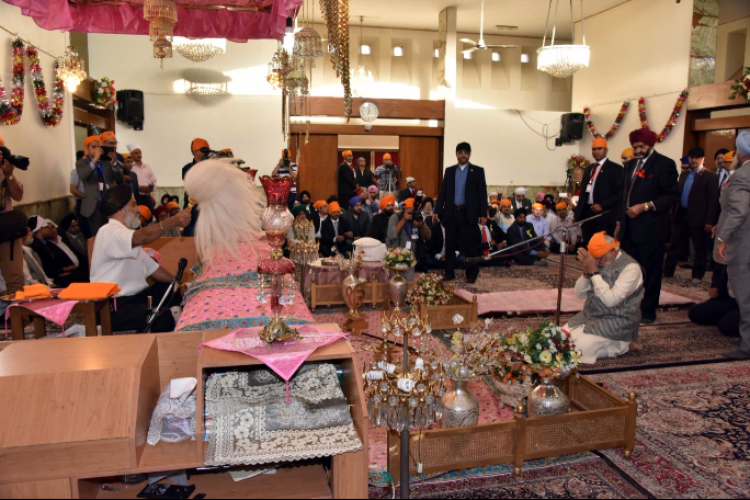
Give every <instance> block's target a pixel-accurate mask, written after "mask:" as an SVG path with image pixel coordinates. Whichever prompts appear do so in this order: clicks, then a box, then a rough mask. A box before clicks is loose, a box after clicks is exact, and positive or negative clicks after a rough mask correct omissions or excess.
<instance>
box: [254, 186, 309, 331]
mask: <svg viewBox="0 0 750 500" xmlns="http://www.w3.org/2000/svg"><path fill="white" fill-rule="evenodd" d="M260 182H261V184H262V185H263V190H264V191H265V192H266V196H267V198H268V207H267V208H266V210H265V211H264V212H263V215H262V216H261V225H262V227H263V229H264V230H265V231H266V237H267V238H268V242H269V244H270V245H271V257H270V258H269V259H265V260H263V261H262V262H261V263H260V264H259V265H258V273H259V274H261V275H265V276H268V277H269V289H270V293H268V294H266V292H265V290H264V289H263V288H264V287H261V290H260V293H259V296H258V300H259V301H261V302H263V300H264V299H266V300H268V299H270V301H271V312H272V313H273V315H272V317H271V320H270V321H269V323H268V325H266V327H265V328H264V329H263V331H262V332H261V334H260V338H261V339H263V340H265V341H266V342H268V343H269V344H273V342H280V341H284V340H289V339H296V338H298V337H299V334H298V333H297V330H294V329H293V328H290V327H289V326H288V325H287V324H286V322H285V321H284V319H283V317H282V316H281V311H282V310H283V308H284V306H286V305H291V304H293V303H294V294H293V293H291V292H290V293H285V283H284V276H285V275H286V274H291V273H294V269H295V268H294V263H293V262H292V261H291V260H289V259H286V258H284V252H283V250H282V247H283V246H284V241H285V240H286V234H287V231H289V228H290V227H292V223H293V221H294V217H293V216H292V214H291V213H290V212H289V209H288V208H287V200H288V198H289V193H290V191H291V189H292V185H293V184H294V181H293V180H292V179H291V178H289V177H274V178H271V177H268V176H263V177H261V179H260Z"/></svg>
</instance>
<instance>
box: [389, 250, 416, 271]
mask: <svg viewBox="0 0 750 500" xmlns="http://www.w3.org/2000/svg"><path fill="white" fill-rule="evenodd" d="M383 263H384V264H385V267H387V268H391V269H394V268H396V269H410V268H412V267H414V266H416V265H417V259H416V258H415V257H414V253H413V252H412V251H411V250H407V249H406V248H391V249H390V250H388V252H387V253H386V254H385V257H383Z"/></svg>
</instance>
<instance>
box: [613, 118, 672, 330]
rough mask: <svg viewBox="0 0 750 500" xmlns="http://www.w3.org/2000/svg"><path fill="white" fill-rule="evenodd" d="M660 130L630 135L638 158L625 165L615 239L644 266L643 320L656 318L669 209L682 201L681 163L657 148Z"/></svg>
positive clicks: (634, 132)
mask: <svg viewBox="0 0 750 500" xmlns="http://www.w3.org/2000/svg"><path fill="white" fill-rule="evenodd" d="M657 140H658V136H657V135H656V132H653V131H651V130H649V129H646V128H642V129H638V130H635V131H633V132H632V133H631V134H630V143H631V144H632V145H633V152H634V154H635V158H634V159H633V160H631V161H629V162H628V164H627V166H626V167H625V182H624V189H623V204H622V209H621V215H620V222H619V223H618V224H619V228H618V230H617V231H616V233H617V234H616V236H615V239H618V236H620V237H621V238H622V239H621V241H622V250H623V251H624V252H625V253H627V254H628V255H630V256H631V257H633V258H634V259H635V260H637V261H638V263H639V264H640V265H641V267H643V270H644V272H645V275H646V283H645V285H646V296H645V298H644V299H643V303H642V304H641V310H642V311H643V319H642V323H644V324H651V323H654V322H655V321H656V309H657V308H658V307H659V297H660V295H661V278H662V271H663V269H664V251H665V246H666V241H667V236H668V235H669V228H670V218H669V211H670V209H671V208H672V206H673V205H674V204H675V203H677V202H678V201H680V190H679V186H678V184H677V165H676V164H675V162H674V161H673V160H670V159H669V158H667V157H666V156H663V155H661V154H659V153H657V152H656V151H655V150H654V146H655V145H656V141H657Z"/></svg>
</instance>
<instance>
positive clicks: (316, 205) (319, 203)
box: [313, 200, 328, 210]
mask: <svg viewBox="0 0 750 500" xmlns="http://www.w3.org/2000/svg"><path fill="white" fill-rule="evenodd" d="M325 206H328V203H326V202H325V201H323V200H320V201H316V202H315V203H313V207H314V208H315V210H320V209H321V208H322V207H325Z"/></svg>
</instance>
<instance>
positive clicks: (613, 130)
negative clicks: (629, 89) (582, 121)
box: [583, 101, 630, 140]
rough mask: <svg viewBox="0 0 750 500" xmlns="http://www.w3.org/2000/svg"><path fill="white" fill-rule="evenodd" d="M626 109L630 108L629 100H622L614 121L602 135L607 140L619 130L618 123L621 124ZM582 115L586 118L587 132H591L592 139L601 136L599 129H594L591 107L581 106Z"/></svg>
mask: <svg viewBox="0 0 750 500" xmlns="http://www.w3.org/2000/svg"><path fill="white" fill-rule="evenodd" d="M628 109H630V101H625V102H623V103H622V107H620V112H619V113H617V118H615V123H614V124H613V125H612V127H611V128H610V129H609V132H607V133H606V134H605V135H604V138H605V139H607V140H609V139H611V138H612V137H614V136H615V134H616V133H617V132H618V131H619V130H620V125H621V124H622V121H623V120H624V119H625V115H626V114H627V112H628ZM583 115H584V117H585V118H586V125H588V127H589V132H591V135H593V136H594V139H598V138H599V137H602V134H600V133H599V131H598V130H596V126H595V125H594V121H593V120H592V119H591V108H589V107H588V106H586V107H585V108H583Z"/></svg>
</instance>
